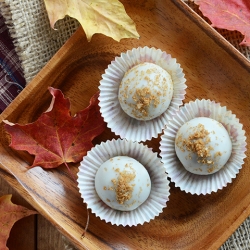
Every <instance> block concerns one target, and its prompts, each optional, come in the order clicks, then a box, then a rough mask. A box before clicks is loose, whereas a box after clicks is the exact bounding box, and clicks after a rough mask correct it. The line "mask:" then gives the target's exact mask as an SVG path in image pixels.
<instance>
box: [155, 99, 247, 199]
mask: <svg viewBox="0 0 250 250" xmlns="http://www.w3.org/2000/svg"><path fill="white" fill-rule="evenodd" d="M196 117H209V118H212V119H214V120H216V121H218V122H220V123H221V124H223V125H224V127H225V128H226V130H227V132H228V134H229V136H230V139H231V142H232V153H231V156H230V158H229V160H228V161H227V163H226V164H225V165H224V167H223V168H222V169H220V170H219V171H218V172H216V173H213V174H210V175H197V174H193V173H190V172H188V171H187V170H186V169H185V168H184V167H183V165H182V164H181V162H180V161H179V159H178V158H177V156H176V153H175V137H176V134H177V131H178V129H179V128H180V127H181V126H182V125H183V124H184V123H186V122H188V121H190V120H191V119H193V118H196ZM245 151H246V137H245V131H244V130H243V126H242V124H241V123H240V122H239V119H237V118H236V116H235V115H234V114H232V112H231V111H230V110H227V108H226V107H225V106H224V107H222V106H221V105H220V104H219V103H215V102H214V101H211V100H204V99H203V100H196V101H191V102H189V103H187V104H185V105H184V106H183V107H181V108H180V111H179V112H178V113H177V115H176V116H175V117H174V119H173V120H171V121H169V122H168V123H167V125H166V128H165V129H164V133H163V135H162V136H161V141H160V156H161V157H162V162H163V163H164V166H165V169H166V172H167V173H168V175H169V177H170V178H171V181H172V182H174V183H175V186H176V187H179V188H180V189H181V190H183V191H185V192H187V193H188V192H189V193H191V194H197V195H200V194H203V195H205V194H211V193H212V192H216V191H218V190H219V189H222V188H224V187H226V186H227V184H228V183H231V182H232V180H233V179H234V178H236V175H237V174H238V173H239V171H240V169H241V168H242V165H243V163H244V158H245V157H246V155H245Z"/></svg>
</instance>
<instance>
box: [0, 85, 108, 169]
mask: <svg viewBox="0 0 250 250" xmlns="http://www.w3.org/2000/svg"><path fill="white" fill-rule="evenodd" d="M49 91H50V93H51V94H52V96H53V98H52V101H51V104H50V107H49V109H48V110H47V111H46V112H44V113H43V114H42V115H41V116H40V117H39V118H38V119H37V120H36V121H35V122H33V123H29V124H26V125H20V124H14V123H10V122H8V121H4V122H5V123H6V124H5V129H6V131H7V132H8V133H9V134H10V135H11V144H10V146H11V147H12V148H14V149H16V150H25V151H27V152H29V153H30V154H31V155H35V159H34V162H33V164H32V165H31V166H30V167H31V168H32V167H35V166H41V167H43V168H55V167H58V166H59V165H61V164H63V163H64V164H65V165H66V166H67V168H68V165H67V163H69V162H74V163H76V162H80V161H81V160H82V158H83V156H84V155H86V153H87V151H88V150H90V149H91V148H92V146H93V144H92V140H93V139H94V138H95V137H96V136H97V135H99V134H101V133H102V132H103V131H104V129H105V127H106V125H105V122H104V121H103V118H102V117H101V114H100V111H99V106H98V102H99V101H98V95H99V93H96V94H95V95H94V96H93V97H92V98H91V100H90V105H89V106H88V107H87V108H86V109H84V110H82V111H79V112H78V113H76V114H75V116H71V114H70V101H69V99H68V98H64V95H63V94H62V92H61V91H60V90H58V89H54V88H51V87H50V88H49ZM68 169H69V168H68Z"/></svg>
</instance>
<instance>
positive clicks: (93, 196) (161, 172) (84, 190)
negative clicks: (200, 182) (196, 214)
mask: <svg viewBox="0 0 250 250" xmlns="http://www.w3.org/2000/svg"><path fill="white" fill-rule="evenodd" d="M115 156H130V157H132V158H134V159H136V160H137V161H139V162H140V163H141V164H142V165H143V166H144V167H145V168H146V169H147V171H148V173H149V176H150V178H151V191H150V195H149V197H148V198H147V200H146V201H145V202H144V203H143V204H141V205H140V206H139V207H138V208H136V209H135V210H132V211H128V212H124V211H118V210H114V209H112V208H110V207H109V206H107V205H106V204H105V203H104V202H103V201H102V200H101V199H100V198H99V196H98V194H97V192H96V190H95V175H96V172H97V170H98V168H99V167H100V166H101V164H102V163H104V162H105V161H107V160H109V159H110V158H112V157H115ZM77 175H78V180H77V182H78V188H79V191H80V193H81V197H82V198H83V200H84V202H85V203H86V204H87V207H88V208H90V209H91V210H92V212H93V213H94V214H96V216H98V217H100V219H102V220H105V221H106V222H110V223H111V224H112V225H118V226H119V225H122V226H136V225H138V224H143V223H144V222H149V221H150V220H152V219H154V218H155V217H156V216H158V215H159V214H160V213H161V212H162V210H163V208H164V207H166V206H167V204H166V203H167V201H168V200H169V194H170V193H169V189H170V187H169V180H168V179H167V174H166V172H165V168H164V166H163V163H162V162H161V160H160V158H158V157H157V154H156V153H154V152H152V150H151V149H149V148H148V147H147V146H145V145H143V144H140V143H137V142H132V141H127V140H121V139H117V140H114V139H113V140H112V141H107V142H102V143H101V144H100V145H97V146H95V147H94V148H92V149H91V151H89V152H88V154H87V156H85V157H84V158H83V161H82V162H81V164H80V167H79V172H78V174H77Z"/></svg>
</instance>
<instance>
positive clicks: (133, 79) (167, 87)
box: [118, 62, 173, 121]
mask: <svg viewBox="0 0 250 250" xmlns="http://www.w3.org/2000/svg"><path fill="white" fill-rule="evenodd" d="M172 97H173V82H172V78H171V75H170V74H169V73H168V72H167V71H166V70H164V69H163V68H162V67H160V66H158V65H156V64H154V63H150V62H144V63H140V64H138V65H136V66H134V67H132V68H131V69H129V70H128V71H127V72H126V73H125V75H124V77H123V78H122V81H121V83H120V86H119V95H118V99H119V102H120V105H121V108H122V109H123V111H124V112H125V113H126V114H128V115H129V116H131V117H133V118H135V119H137V120H144V121H146V120H151V119H154V118H156V117H158V116H160V115H161V114H162V113H163V112H165V111H166V110H167V109H168V107H169V105H170V102H171V100H172Z"/></svg>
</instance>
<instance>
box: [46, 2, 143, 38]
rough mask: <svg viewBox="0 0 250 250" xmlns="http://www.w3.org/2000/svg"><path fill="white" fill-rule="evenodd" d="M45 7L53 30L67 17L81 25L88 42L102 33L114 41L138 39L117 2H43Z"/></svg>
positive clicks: (132, 25)
mask: <svg viewBox="0 0 250 250" xmlns="http://www.w3.org/2000/svg"><path fill="white" fill-rule="evenodd" d="M44 2H45V6H46V9H47V12H48V16H49V19H50V25H51V27H52V28H54V25H55V23H56V21H57V20H59V19H62V18H64V17H65V16H66V15H69V16H71V17H73V18H75V19H77V20H78V21H79V22H80V24H81V25H82V27H83V29H84V31H85V33H86V36H87V39H88V41H90V40H91V38H92V36H93V34H95V33H102V34H104V35H106V36H110V37H112V38H113V39H114V40H116V41H120V40H121V39H122V38H139V34H138V33H137V31H136V28H135V24H134V21H133V20H132V19H131V18H130V17H129V16H128V15H127V13H126V11H125V8H124V6H123V4H122V3H121V2H119V1H118V0H108V1H107V0H91V1H90V0H45V1H44Z"/></svg>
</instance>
